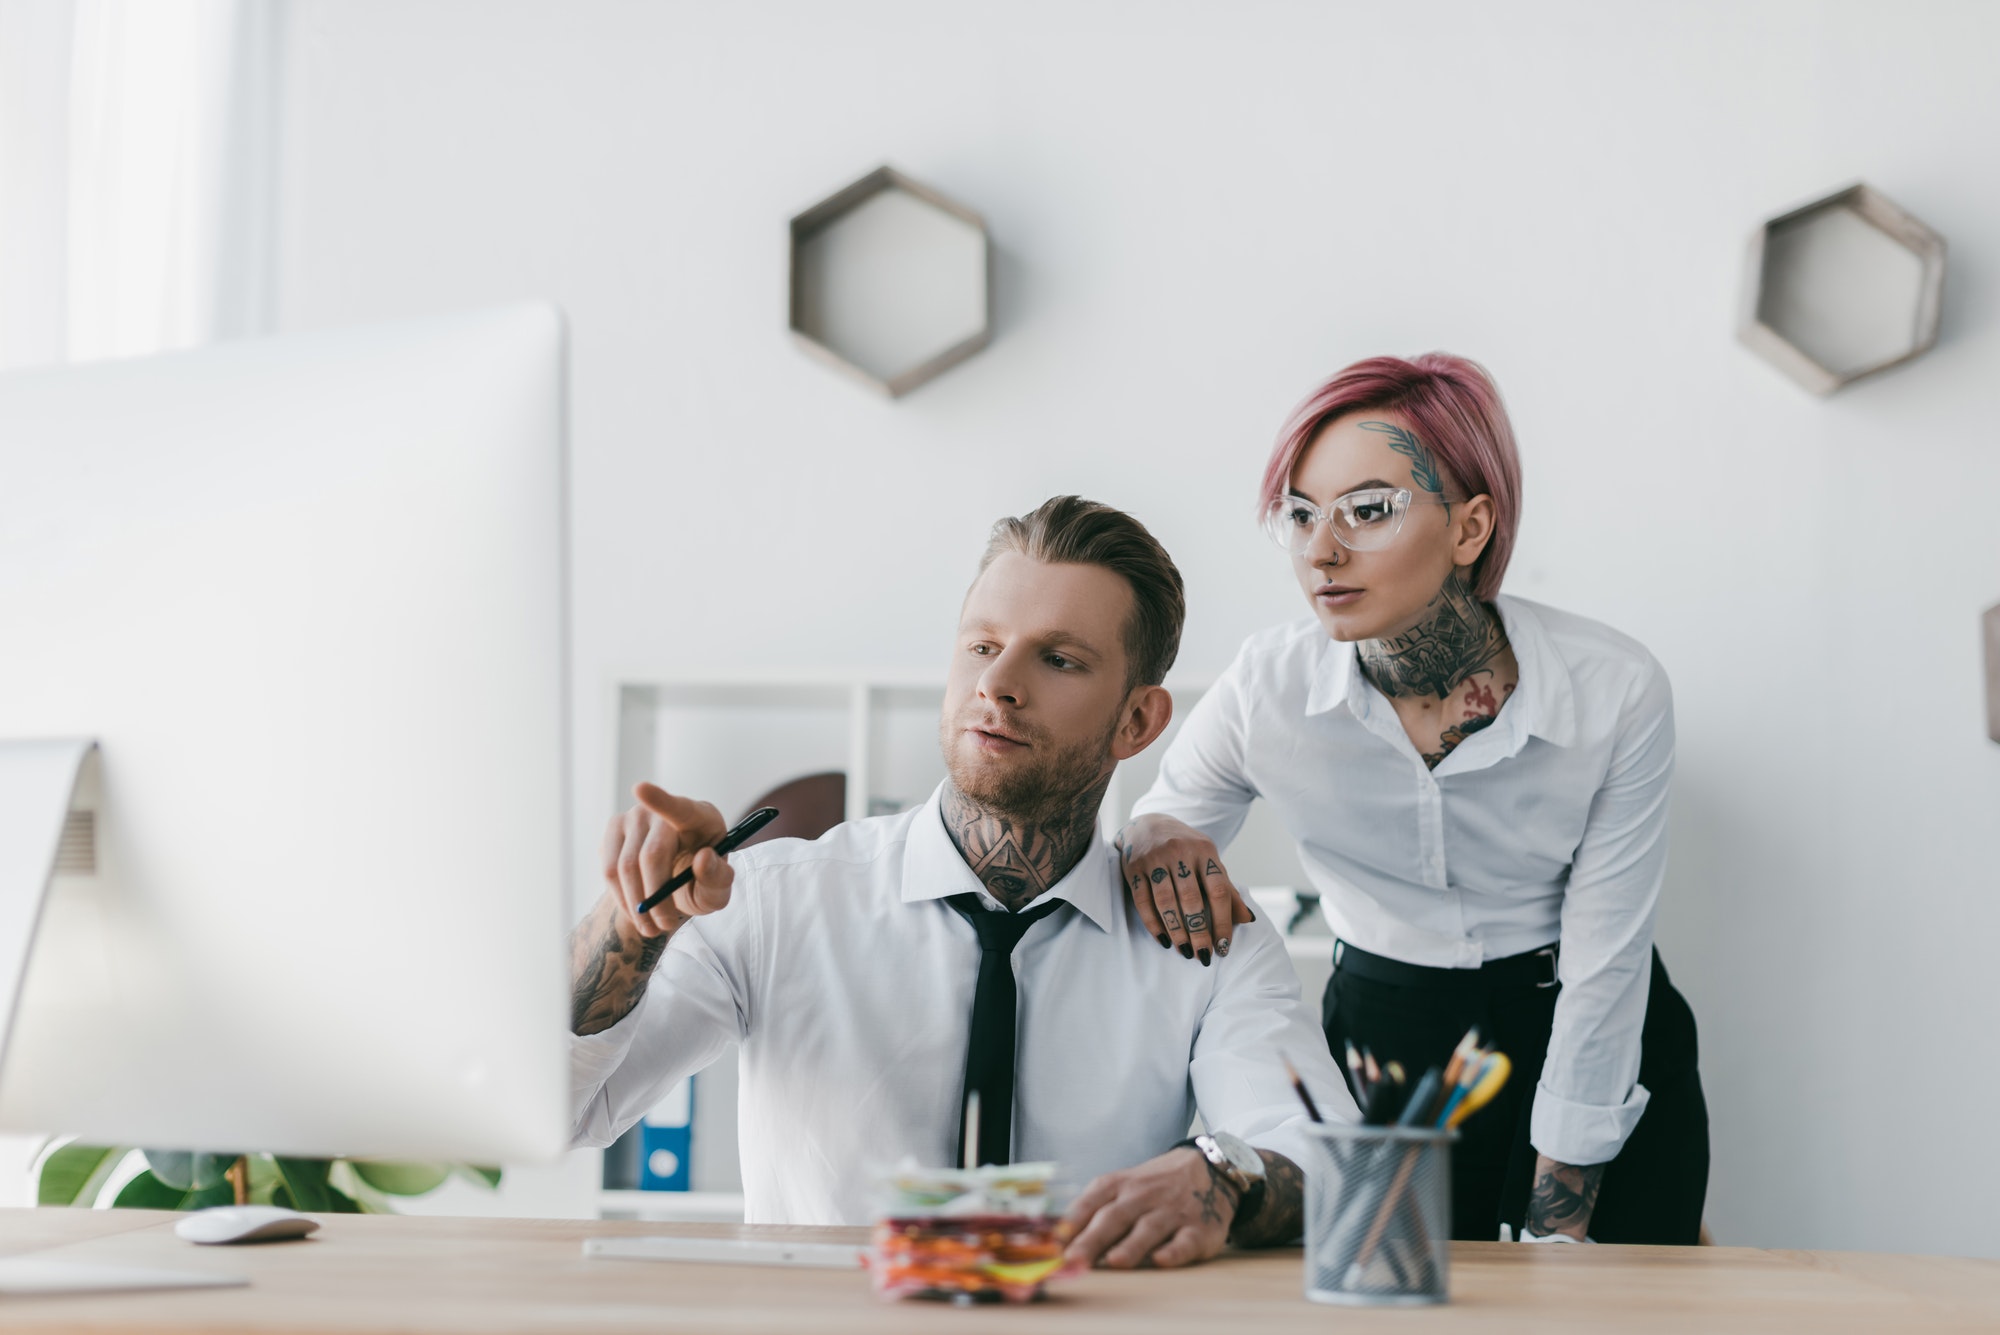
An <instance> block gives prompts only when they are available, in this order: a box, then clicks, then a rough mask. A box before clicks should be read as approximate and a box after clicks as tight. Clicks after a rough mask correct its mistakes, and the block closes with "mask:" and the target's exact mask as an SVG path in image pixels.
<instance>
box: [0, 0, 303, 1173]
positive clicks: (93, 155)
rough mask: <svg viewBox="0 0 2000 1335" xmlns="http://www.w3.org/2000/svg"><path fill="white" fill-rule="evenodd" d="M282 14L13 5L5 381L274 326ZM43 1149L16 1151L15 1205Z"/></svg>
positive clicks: (1, 107) (5, 7)
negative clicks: (57, 366) (14, 374)
mask: <svg viewBox="0 0 2000 1335" xmlns="http://www.w3.org/2000/svg"><path fill="white" fill-rule="evenodd" d="M283 12H284V11H283V7H282V3H281V0H0V371H4V370H7V369H12V368H17V367H28V366H45V365H50V364H52V363H57V362H62V361H65V360H86V359H90V358H97V357H130V356H143V355H145V354H147V353H152V352H161V351H166V350H168V349H172V348H184V347H191V346H194V345H196V344H200V343H206V342H209V341H211V340H214V339H219V338H230V337H240V336H243V335H248V334H256V333H261V332H266V331H268V330H269V329H270V328H271V327H272V320H273V314H274V312H273V295H274V291H273V283H274V277H275V273H274V266H275V260H276V256H275V253H274V249H273V243H274V239H275V225H276V219H277V195H278V175H277V147H278V114H279V106H280V104H279V88H278V74H279V70H278V54H279V50H280V31H279V23H280V20H281V19H282V17H283ZM0 485H5V482H4V479H0ZM4 638H5V637H4V631H0V643H4ZM12 982H13V980H11V979H0V986H11V985H12ZM37 1144H38V1141H37V1140H35V1139H33V1138H29V1137H20V1136H0V1205H31V1204H33V1203H34V1202H33V1200H32V1198H31V1197H30V1195H29V1192H28V1187H29V1181H28V1171H29V1167H30V1164H31V1161H32V1158H33V1155H34V1151H35V1148H36V1146H37Z"/></svg>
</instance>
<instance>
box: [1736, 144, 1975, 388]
mask: <svg viewBox="0 0 2000 1335" xmlns="http://www.w3.org/2000/svg"><path fill="white" fill-rule="evenodd" d="M1943 291H1944V238H1943V237H1941V236H1939V235H1938V234H1937V233H1936V232H1933V231H1932V230H1931V229H1930V228H1928V227H1926V226H1924V224H1923V223H1921V222H1919V221H1917V219H1916V218H1914V217H1912V216H1911V215H1910V214H1909V213H1907V212H1906V211H1904V210H1903V209H1902V208H1900V207H1898V206H1897V205H1896V204H1895V202H1894V201H1892V200H1891V199H1890V198H1889V197H1888V196H1887V195H1884V194H1883V193H1882V192H1881V191H1879V190H1876V189H1875V188H1874V187H1872V186H1868V185H1861V184H1856V185H1851V186H1848V187H1847V188H1846V189H1844V190H1837V191H1835V192H1834V193H1833V194H1830V195H1828V196H1826V197H1825V198H1824V199H1816V200H1814V201H1813V202H1812V203H1810V204H1806V205H1803V206H1801V207H1799V208H1796V209H1793V210H1791V211H1790V212H1788V213H1781V214H1779V215H1778V216H1777V217H1775V218H1772V219H1770V220H1769V221H1767V222H1766V223H1765V224H1764V225H1763V226H1762V227H1759V228H1758V229H1757V231H1756V233H1755V234H1754V235H1753V236H1752V237H1751V238H1750V260H1749V264H1748V266H1747V267H1746V270H1745V273H1744V278H1743V301H1742V311H1741V318H1740V319H1739V321H1738V324H1737V330H1736V332H1737V336H1738V337H1739V338H1741V339H1742V340H1743V342H1744V343H1746V344H1748V345H1749V346H1750V347H1751V348H1752V349H1754V350H1755V351H1756V352H1757V353H1758V354H1759V355H1761V356H1762V357H1764V359H1765V360H1767V361H1769V362H1770V363H1771V364H1772V365H1773V366H1776V367H1777V368H1778V369H1779V370H1781V371H1783V372H1784V373H1785V374H1786V375H1788V376H1790V377H1791V378H1792V379H1794V380H1796V381H1798V382H1799V383H1800V384H1801V385H1804V386H1805V387H1806V388H1807V389H1809V390H1811V391H1812V392H1813V393H1815V394H1831V393H1833V391H1835V390H1836V389H1839V388H1840V387H1841V386H1843V385H1849V384H1852V383H1854V382H1855V381H1856V380H1859V379H1860V378H1861V377H1863V376H1866V375H1873V374H1875V373H1876V372H1877V371H1885V370H1887V369H1888V368H1890V367H1891V366H1897V365H1900V364H1901V363H1903V362H1906V361H1909V360H1910V359H1911V358H1912V357H1916V356H1919V355H1921V354H1922V353H1924V352H1927V351H1929V350H1930V347H1931V345H1932V344H1934V343H1936V342H1937V334H1938V302H1939V298H1940V296H1941V295H1942V293H1943Z"/></svg>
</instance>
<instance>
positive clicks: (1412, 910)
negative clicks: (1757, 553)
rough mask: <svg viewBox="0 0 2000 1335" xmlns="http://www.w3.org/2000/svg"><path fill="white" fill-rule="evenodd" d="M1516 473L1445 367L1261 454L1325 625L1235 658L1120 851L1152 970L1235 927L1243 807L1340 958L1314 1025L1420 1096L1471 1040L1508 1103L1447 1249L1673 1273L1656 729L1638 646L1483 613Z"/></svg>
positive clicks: (1516, 491) (1480, 385) (1661, 676)
mask: <svg viewBox="0 0 2000 1335" xmlns="http://www.w3.org/2000/svg"><path fill="white" fill-rule="evenodd" d="M1520 505H1521V482H1520V462H1519V459H1518V457H1517V455H1516V453H1515V447H1514V438H1513V431H1512V428H1511V427H1510V426H1509V425H1508V422H1507V416H1506V412H1505V410H1504V408H1503V407H1502V406H1501V403H1500V396H1499V393H1498V391H1497V390H1496V389H1495V387H1494V385H1493V383H1492V381H1491V380H1490V379H1489V378H1488V377H1487V375H1486V374H1485V372H1484V371H1482V370H1481V369H1480V368H1479V367H1478V366H1476V365H1475V364H1473V363H1471V362H1469V361H1465V360H1464V359H1462V358H1457V357H1450V356H1445V355H1442V354H1431V355H1428V356H1424V357H1419V358H1417V359H1415V360H1414V361H1405V360H1402V359H1400V358H1394V357H1377V358H1372V359H1370V360H1367V361H1363V362H1358V363H1356V364H1355V365H1353V366H1350V367H1348V368H1347V369H1346V370H1344V371H1342V372H1340V373H1339V374H1338V375H1336V376H1334V377H1333V378H1332V379H1331V380H1329V381H1327V382H1326V383H1325V384H1323V385H1321V386H1320V387H1319V388H1317V389H1315V390H1314V391H1313V392H1312V393H1311V394H1310V395H1308V396H1307V398H1306V399H1305V401H1304V402H1303V403H1302V404H1300V405H1299V407H1298V409H1297V410H1296V411H1295V412H1294V413H1293V415H1292V417H1291V420H1290V421H1289V422H1287V423H1286V425H1285V428H1284V430H1283V431H1282V432H1280V434H1279V437H1278V442H1277V446H1276V448H1275V449H1274V450H1273V452H1272V455H1271V460H1270V465H1269V467H1268V469H1267V470H1266V472H1265V476H1264V485H1263V493H1262V497H1261V506H1262V515H1263V519H1264V524H1265V527H1266V529H1267V531H1268V532H1269V533H1270V534H1271V536H1272V538H1273V539H1274V540H1275V541H1276V542H1277V543H1278V544H1279V545H1280V546H1282V547H1283V548H1284V549H1285V550H1286V551H1287V552H1288V553H1290V554H1291V557H1292V567H1293V571H1294V573H1295V574H1296V576H1297V578H1298V581H1299V585H1300V588H1301V589H1302V590H1303V591H1304V593H1305V595H1306V598H1307V600H1308V602H1309V603H1310V604H1311V606H1312V610H1313V615H1312V616H1311V617H1310V618H1305V619H1301V620H1300V621H1298V622H1295V623H1292V624H1289V625H1285V626H1280V627H1276V628H1274V629H1272V630H1268V631H1265V632H1262V633H1259V634H1257V635H1254V636H1252V637H1251V638H1250V639H1249V640H1248V641H1247V642H1245V644H1244V645H1243V648H1242V650H1241V652H1239V653H1238V654H1237V656H1236V660H1235V662H1233V663H1232V664H1231V665H1230V666H1229V668H1228V670H1227V671H1226V672H1225V673H1224V674H1223V676H1222V678H1221V680H1220V681H1218V682H1217V683H1216V685H1215V688H1214V689H1213V690H1211V691H1209V692H1208V693H1207V694H1206V695H1204V696H1203V697H1202V699H1201V701H1200V703H1199V704H1197V705H1196V706H1195V708H1194V710H1193V711H1192V712H1191V714H1190V715H1189V717H1188V719H1187V722H1186V725H1185V726H1184V727H1183V728H1182V730H1181V732H1180V734H1179V736H1178V737H1176V738H1175V740H1174V742H1173V744H1172V745H1171V746H1170V747H1169V749H1168V751H1167V753H1166V756H1165V757H1164V759H1163V761H1162V764H1161V769H1160V777H1159V781H1158V782H1157V783H1156V784H1155V785H1154V787H1153V789H1152V791H1151V792H1149V793H1147V794H1146V796H1145V797H1144V798H1142V799H1141V800H1140V802H1139V803H1138V805H1137V807H1136V808H1135V813H1134V817H1133V820H1132V823H1131V824H1130V825H1128V826H1126V828H1125V830H1124V831H1123V832H1122V833H1121V834H1120V836H1119V845H1120V848H1121V851H1122V853H1123V856H1124V859H1125V866H1126V877H1127V883H1128V885H1129V886H1130V888H1131V892H1132V896H1133V900H1134V904H1135V906H1136V908H1137V909H1138V911H1139V913H1140V915H1141V916H1142V917H1143V918H1145V919H1146V920H1147V922H1148V924H1149V925H1150V926H1151V927H1152V928H1153V930H1154V931H1155V933H1156V934H1157V935H1158V936H1159V938H1160V942H1161V944H1162V945H1163V946H1178V947H1179V948H1180V950H1181V952H1182V953H1183V954H1184V955H1187V956H1189V957H1190V958H1199V959H1200V961H1201V963H1202V964H1203V965H1204V966H1206V965H1208V964H1209V963H1210V960H1211V951H1212V952H1213V954H1214V955H1217V956H1223V955H1227V954H1228V952H1229V937H1230V934H1231V932H1232V931H1233V930H1235V924H1237V923H1241V922H1244V921H1247V920H1249V919H1250V917H1251V915H1250V913H1249V911H1248V909H1247V908H1245V907H1244V905H1243V903H1242V901H1241V899H1240V898H1239V897H1238V896H1237V894H1236V892H1235V890H1234V888H1233V887H1232V886H1231V885H1230V883H1229V878H1228V873H1227V872H1226V871H1225V869H1224V867H1223V863H1222V858H1221V854H1220V853H1219V852H1218V851H1217V850H1218V848H1219V847H1220V846H1223V845H1226V844H1227V843H1228V842H1229V841H1230V840H1231V839H1232V838H1233V837H1234V836H1235V834H1236V832H1237V830H1238V829H1239V828H1240V827H1241V825H1242V822H1243V818H1244V815H1245V813H1246V812H1247V811H1248V809H1249V806H1250V803H1251V802H1252V801H1253V800H1254V799H1257V798H1260V797H1261V798H1263V799H1264V800H1265V801H1267V802H1269V803H1270V804H1271V806H1272V807H1273V809H1274V810H1275V811H1276V813H1277V814H1278V816H1279V818H1280V819H1281V820H1282V821H1283V822H1284V825H1285V828H1286V830H1287V831H1288V832H1289V833H1290V834H1291V836H1292V837H1293V838H1294V839H1295V840H1296V841H1297V843H1298V850H1299V856H1300V859H1301V861H1302V862H1303V863H1304V865H1305V869H1306V873H1307V875H1308V877H1309V878H1310V879H1311V881H1312V883H1313V885H1314V887H1315V888H1317V889H1318V891H1319V893H1320V902H1321V905H1322V906H1323V908H1324V910H1325V912H1326V915H1327V918H1328V921H1329V922H1330V923H1331V924H1332V926H1333V930H1334V933H1335V935H1336V936H1337V938H1338V944H1337V945H1336V947H1335V957H1334V958H1335V966H1334V973H1333V977H1332V979H1331V981H1330V982H1329V983H1328V985H1327V990H1326V998H1325V1002H1324V1010H1323V1019H1324V1023H1325V1026H1326V1033H1327V1039H1328V1041H1329V1042H1330V1043H1331V1044H1332V1047H1333V1050H1334V1053H1335V1055H1336V1057H1337V1058H1338V1057H1340V1056H1341V1055H1342V1054H1343V1052H1344V1049H1345V1046H1346V1044H1347V1043H1349V1042H1352V1043H1354V1044H1356V1045H1357V1046H1365V1047H1366V1048H1368V1049H1369V1050H1370V1051H1371V1052H1372V1053H1373V1054H1374V1055H1375V1057H1376V1058H1378V1059H1379V1060H1381V1061H1385V1062H1386V1061H1388V1060H1390V1059H1395V1060H1397V1061H1400V1062H1401V1063H1402V1065H1403V1067H1404V1068H1405V1069H1406V1070H1408V1071H1409V1072H1410V1073H1411V1077H1412V1078H1414V1077H1415V1075H1416V1073H1418V1072H1420V1071H1422V1070H1423V1069H1424V1068H1426V1067H1427V1066H1432V1065H1439V1066H1441V1065H1443V1064H1444V1062H1445V1060H1446V1058H1447V1056H1448V1055H1449V1053H1450V1052H1451V1049H1452V1047H1453V1046H1454V1045H1455V1044H1456V1043H1457V1042H1458V1040H1459V1038H1460V1036H1461V1035H1463V1034H1464V1033H1465V1031H1466V1030H1467V1029H1468V1028H1470V1027H1472V1026H1474V1025H1477V1026H1478V1028H1479V1031H1480V1034H1481V1036H1482V1038H1483V1039H1484V1041H1485V1042H1487V1043H1488V1044H1491V1045H1493V1046H1497V1047H1498V1048H1499V1049H1500V1050H1501V1051H1503V1052H1506V1053H1507V1054H1508V1055H1509V1057H1510V1058H1512V1059H1513V1062H1514V1069H1515V1075H1514V1078H1513V1080H1512V1081H1511V1082H1510V1084H1509V1085H1508V1087H1507V1089H1506V1090H1505V1091H1504V1092H1503V1094H1502V1095H1501V1097H1500V1099H1499V1100H1497V1101H1496V1104H1495V1106H1494V1107H1493V1108H1491V1109H1489V1110H1488V1111H1487V1112H1485V1113H1483V1114H1481V1115H1480V1116H1479V1117H1476V1118H1474V1119H1472V1120H1471V1121H1470V1122H1468V1123H1467V1124H1466V1126H1465V1127H1464V1129H1463V1132H1462V1137H1463V1138H1462V1139H1461V1141H1460V1142H1459V1144H1458V1145H1457V1146H1456V1147H1455V1149H1454V1151H1453V1156H1452V1175H1453V1182H1452V1211H1453V1232H1454V1235H1455V1236H1457V1237H1462V1238H1487V1239H1490V1238H1492V1237H1494V1236H1495V1234H1496V1229H1497V1225H1499V1224H1501V1223H1505V1224H1508V1225H1509V1226H1511V1227H1512V1228H1514V1229H1516V1230H1522V1229H1523V1228H1524V1227H1525V1236H1530V1237H1535V1238H1546V1239H1550V1240H1567V1241H1584V1240H1586V1238H1588V1239H1592V1240H1597V1241H1604V1242H1656V1243H1693V1242H1695V1241H1696V1240H1697V1236H1698V1234H1699V1231H1700V1227H1701V1211H1702V1201H1703V1198H1704V1196H1705V1194H1706V1190H1707V1181H1708V1114H1707V1108H1706V1106H1705V1104H1704V1102H1703V1099H1702V1092H1701V1080H1700V1077H1699V1075H1698V1073H1697V1071H1696V1062H1695V1027H1694V1016H1693V1014H1692V1013H1691V1012H1690V1011H1689V1009H1688V1006H1687V1003H1686V1002H1685V1001H1684V1000H1682V998H1681V996H1680V994H1679V993H1678V992H1676V991H1675V990H1674V988H1673V985H1672V984H1671V983H1670V982H1669V981H1668V980H1667V975H1666V971H1665V969H1664V968H1662V966H1661V964H1660V960H1659V955H1658V952H1657V951H1655V950H1654V949H1653V912H1654V908H1655V905H1656V903H1657V901H1658V898H1659V891H1660V883H1661V880H1662V877H1663V874H1664V871H1665V865H1666V833H1667V787H1668V782H1669V780H1670V778H1671V777H1672V773H1673V759H1674V727H1673V701H1672V696H1671V693H1670V691H1669V689H1668V685H1667V678H1666V674H1665V673H1664V672H1663V671H1662V670H1661V668H1660V665H1659V664H1658V663H1657V662H1656V661H1654V659H1653V657H1652V655H1651V654H1649V653H1647V651H1646V649H1645V647H1644V646H1642V645H1640V644H1638V643H1637V642H1636V641H1634V640H1632V639H1630V638H1628V637H1626V636H1624V635H1621V634H1619V633H1618V632H1617V631H1614V630H1612V629H1610V628H1609V627H1606V626H1603V625H1600V624H1598V623H1597V622H1594V621H1590V620H1587V619H1585V618H1583V617H1580V616H1576V615H1574V614H1572V613H1568V612H1562V611H1558V610H1556V609H1555V608H1551V607H1545V606H1542V605H1539V604H1536V603H1531V602H1527V601H1525V600H1523V599H1519V598H1514V597H1509V596H1505V595H1502V594H1500V593H1499V588H1500V580H1501V576H1502V575H1503V573H1504V572H1505V570H1506V568H1507V559H1508V556H1509V554H1510V552H1511V551H1512V549H1513V545H1514V534H1515V527H1516V521H1517V518H1518V516H1519V513H1520Z"/></svg>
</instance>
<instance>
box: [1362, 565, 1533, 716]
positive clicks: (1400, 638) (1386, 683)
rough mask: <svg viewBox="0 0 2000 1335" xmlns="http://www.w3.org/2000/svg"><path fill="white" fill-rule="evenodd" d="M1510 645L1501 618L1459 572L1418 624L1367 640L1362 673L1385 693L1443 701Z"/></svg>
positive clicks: (1363, 652) (1363, 649) (1453, 576)
mask: <svg viewBox="0 0 2000 1335" xmlns="http://www.w3.org/2000/svg"><path fill="white" fill-rule="evenodd" d="M1506 647H1507V632H1506V630H1505V629H1503V628H1502V627H1501V625H1500V618H1499V617H1498V616H1496V615H1494V612H1493V609H1492V608H1490V607H1488V606H1487V605H1486V604H1485V603H1482V602H1480V601H1479V600H1478V599H1477V598H1475V597H1473V596H1472V589H1471V587H1470V586H1469V585H1467V584H1466V582H1465V576H1464V574H1463V573H1462V572H1460V571H1458V570H1453V571H1452V572H1451V575H1450V577H1449V578H1447V579H1446V580H1445V582H1444V587H1443V588H1442V589H1440V590H1439V591H1438V596H1437V597H1435V598H1433V599H1432V600H1431V605H1430V606H1429V607H1427V608H1425V609H1424V614H1423V617H1422V619H1420V620H1419V621H1418V622H1417V624H1416V625H1414V626H1412V627H1410V628H1409V629H1408V630H1406V631H1404V632H1403V633H1402V634H1400V635H1392V636H1390V637H1388V638H1387V639H1381V640H1363V641H1362V642H1361V643H1360V644H1359V645H1358V646H1357V648H1358V649H1359V651H1360V654H1361V670H1362V671H1363V672H1364V673H1366V674H1367V676H1368V680H1369V681H1371V682H1373V683H1374V684H1375V688H1376V689H1377V690H1379V691H1381V692H1382V694H1384V695H1387V696H1391V697H1395V696H1424V695H1434V696H1436V697H1437V698H1438V699H1440V700H1442V699H1444V698H1445V697H1446V696H1448V695H1450V694H1451V693H1452V692H1453V691H1454V690H1456V689H1457V688H1458V687H1459V685H1460V684H1461V683H1463V682H1464V681H1465V679H1466V678H1467V677H1470V676H1471V675H1472V674H1473V673H1475V672H1477V671H1479V670H1480V669H1481V668H1483V667H1485V666H1486V665H1487V664H1488V663H1490V662H1492V661H1493V659H1494V658H1496V657H1497V656H1498V655H1499V654H1500V652H1501V651H1502V650H1503V649H1505V648H1506Z"/></svg>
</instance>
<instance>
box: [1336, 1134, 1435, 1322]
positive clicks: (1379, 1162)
mask: <svg viewBox="0 0 2000 1335" xmlns="http://www.w3.org/2000/svg"><path fill="white" fill-rule="evenodd" d="M1309 1130H1310V1131H1311V1133H1312V1138H1313V1151H1312V1152H1313V1154H1314V1156H1315V1157H1316V1158H1317V1160H1318V1161H1317V1162H1316V1163H1314V1164H1313V1165H1312V1166H1311V1168H1310V1169H1309V1170H1308V1173H1307V1187H1306V1297H1307V1298H1309V1299H1311V1300H1312V1301H1313V1302H1316V1303H1347V1304H1352V1305H1356V1306H1377V1305H1398V1304H1417V1303H1441V1302H1444V1301H1446V1299H1447V1298H1449V1296H1450V1273H1449V1272H1450V1264H1451V1250H1450V1248H1451V1142H1452V1141H1454V1140H1456V1139H1458V1133H1457V1132H1455V1131H1437V1130H1431V1129H1428V1128H1418V1127H1397V1126H1360V1125H1355V1124H1351V1123H1343V1122H1327V1123H1324V1124H1322V1125H1318V1126H1314V1127H1311V1128H1309Z"/></svg>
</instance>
